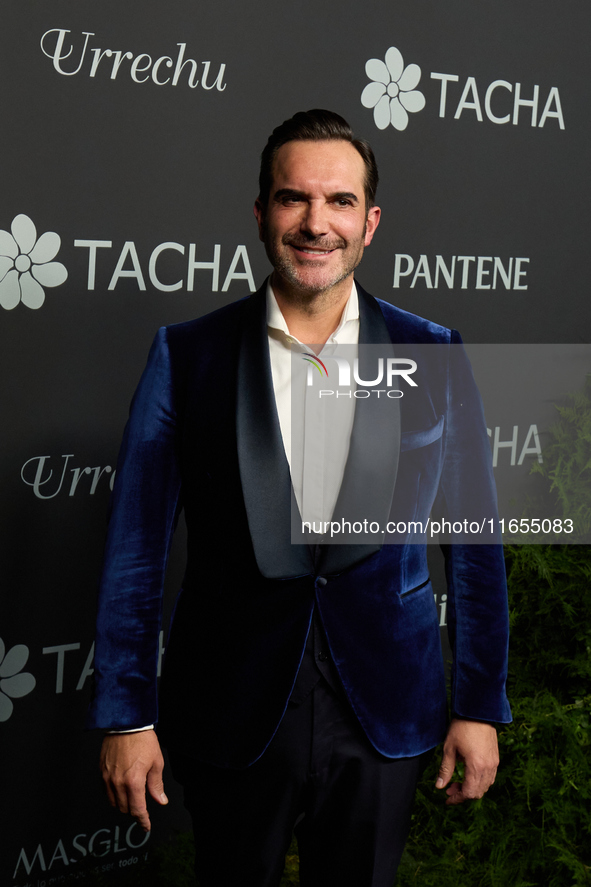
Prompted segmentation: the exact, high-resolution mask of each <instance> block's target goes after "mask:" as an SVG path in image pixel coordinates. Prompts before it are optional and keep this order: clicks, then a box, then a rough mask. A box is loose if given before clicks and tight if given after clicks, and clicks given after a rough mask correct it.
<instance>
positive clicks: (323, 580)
mask: <svg viewBox="0 0 591 887" xmlns="http://www.w3.org/2000/svg"><path fill="white" fill-rule="evenodd" d="M327 582H328V579H326V578H325V577H324V576H319V577H318V579H317V580H316V585H320V586H321V587H323V586H325V585H326V584H327Z"/></svg>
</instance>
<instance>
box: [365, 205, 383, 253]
mask: <svg viewBox="0 0 591 887" xmlns="http://www.w3.org/2000/svg"><path fill="white" fill-rule="evenodd" d="M381 215H382V210H381V209H380V208H379V206H372V207H371V209H370V210H369V212H368V214H367V222H366V226H365V240H364V244H365V246H369V245H370V243H371V241H372V239H373V236H374V234H375V230H376V228H377V227H378V225H379V224H380V216H381Z"/></svg>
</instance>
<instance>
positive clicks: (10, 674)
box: [0, 638, 36, 721]
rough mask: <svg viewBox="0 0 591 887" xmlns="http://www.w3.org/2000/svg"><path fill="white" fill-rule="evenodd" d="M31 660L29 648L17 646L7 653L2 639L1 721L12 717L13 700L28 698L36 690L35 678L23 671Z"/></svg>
mask: <svg viewBox="0 0 591 887" xmlns="http://www.w3.org/2000/svg"><path fill="white" fill-rule="evenodd" d="M28 658H29V648H28V647H25V645H24V644H16V645H15V646H14V647H12V649H10V650H9V651H8V653H6V647H5V645H4V641H3V640H2V638H0V721H7V720H8V719H9V717H10V716H11V714H12V712H13V709H14V704H13V702H12V700H13V699H20V697H21V696H27V695H28V694H29V693H31V692H32V691H33V690H34V689H35V684H36V681H35V678H34V677H33V675H32V674H29V672H26V671H23V668H24V667H25V665H26V664H27V659H28Z"/></svg>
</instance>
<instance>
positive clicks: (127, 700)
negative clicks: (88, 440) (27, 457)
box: [89, 285, 511, 767]
mask: <svg viewBox="0 0 591 887" xmlns="http://www.w3.org/2000/svg"><path fill="white" fill-rule="evenodd" d="M358 291H359V297H360V342H361V343H385V342H395V343H401V344H403V345H404V348H405V350H404V356H405V357H412V350H413V347H414V346H417V345H422V344H423V343H439V344H440V346H441V347H439V348H438V349H435V350H434V354H436V356H435V357H434V358H433V360H434V361H435V365H434V366H431V367H430V369H429V373H426V374H423V377H422V379H421V385H420V386H419V388H420V396H419V397H418V398H417V397H414V399H413V401H412V403H413V407H412V409H411V408H408V409H407V408H406V406H405V404H404V401H405V400H406V398H405V399H404V400H403V401H402V406H401V407H400V414H399V415H397V414H396V413H394V421H392V422H391V424H390V426H389V428H388V429H387V430H384V429H381V430H380V433H379V435H376V434H373V435H371V436H370V438H367V436H365V437H364V438H363V447H364V448H366V447H367V446H371V445H372V444H371V440H375V439H377V437H379V438H380V439H381V441H382V443H383V440H384V437H385V435H388V437H387V439H389V440H391V460H389V464H388V465H387V466H385V467H383V470H382V473H381V476H380V478H379V490H376V495H378V496H380V497H381V498H382V500H384V497H385V501H387V503H388V508H389V510H390V513H391V515H392V516H394V517H395V516H396V515H399V514H400V506H401V504H402V503H408V502H409V501H411V502H412V503H413V513H414V518H415V519H416V520H419V519H422V520H426V518H427V517H428V516H429V513H430V512H431V510H432V508H443V509H445V511H446V513H448V514H452V515H453V514H455V515H458V516H460V517H461V516H472V515H474V514H475V513H476V512H478V513H479V514H482V515H483V516H484V515H486V516H487V517H490V516H492V514H493V513H495V492H494V483H493V479H492V469H491V458H490V447H489V443H488V439H487V434H486V428H485V424H484V418H483V414H482V407H481V403H480V398H479V395H478V392H477V390H476V387H475V384H474V381H473V378H472V373H471V370H470V368H469V364H468V363H467V361H464V362H463V363H462V361H463V360H464V358H462V359H461V361H460V363H461V365H460V366H454V365H453V364H454V361H453V359H452V358H451V356H450V355H451V352H452V351H453V352H455V353H456V354H457V353H459V352H458V350H457V349H455V348H449V347H446V346H449V345H450V343H453V342H454V341H458V342H459V341H461V340H460V339H459V336H458V334H457V333H454V332H453V331H452V332H450V331H449V330H446V329H444V328H443V327H441V326H438V325H437V324H434V323H430V322H428V321H426V320H423V319H421V318H419V317H415V316H414V315H412V314H409V313H407V312H404V311H401V310H400V309H398V308H395V307H393V306H392V305H390V304H388V303H385V302H381V301H378V300H376V299H374V298H373V297H371V296H369V295H368V294H367V293H365V292H364V291H363V290H362V289H361V287H359V285H358ZM460 351H461V353H462V354H463V349H460ZM456 363H457V361H456ZM419 375H420V373H419ZM435 380H437V381H436V383H435ZM366 403H367V401H364V400H359V401H357V405H356V414H355V423H354V427H353V433H352V438H351V446H350V452H349V458H348V462H347V467H346V471H345V480H344V482H343V485H344V486H345V485H346V483H347V479H349V482H351V481H352V482H353V483H354V482H355V481H356V479H357V478H358V477H359V471H363V470H364V469H363V468H362V466H361V462H356V459H357V455H358V450H359V441H360V440H361V439H362V438H361V437H360V436H363V433H364V429H366V426H367V420H368V415H369V414H368V413H367V412H366V409H368V407H366ZM395 403H396V404H398V401H396V402H395ZM356 453H357V455H356ZM368 464H370V465H371V459H369V460H368V458H367V450H366V449H365V450H364V465H366V466H367V465H368ZM463 477H466V478H474V477H478V484H479V489H478V490H477V491H476V490H474V488H473V482H472V481H469V482H468V481H466V483H463V482H462V478H463ZM467 486H470V487H471V489H470V490H468V489H466V487H467ZM475 494H476V495H475ZM291 499H292V492H291V481H290V475H289V468H288V464H287V460H286V457H285V452H284V449H283V445H282V439H281V431H280V428H279V420H278V417H277V412H276V407H275V400H274V394H273V387H272V380H271V370H270V362H269V352H268V345H267V331H266V304H265V287H264V286H263V287H262V288H261V290H259V291H258V293H256V294H255V295H253V296H252V297H250V298H247V299H244V300H242V301H240V302H236V303H234V304H231V305H228V306H226V307H224V308H221V309H220V310H218V311H215V312H213V313H212V314H209V315H207V316H205V317H201V318H199V319H197V320H194V321H190V322H188V323H181V324H176V325H173V326H170V327H166V328H164V327H163V328H162V329H161V330H160V331H159V332H158V334H157V336H156V339H155V341H154V344H153V346H152V350H151V351H150V356H149V359H148V363H147V366H146V369H145V371H144V374H143V376H142V379H141V381H140V384H139V387H138V389H137V391H136V393H135V396H134V399H133V403H132V407H131V412H130V419H129V422H128V424H127V427H126V431H125V435H124V440H123V444H122V448H121V453H120V457H119V463H118V469H117V478H116V483H115V488H114V492H113V497H112V504H111V516H110V522H109V532H108V539H107V546H106V557H105V566H104V573H103V579H102V583H101V591H100V596H99V614H98V623H97V638H96V652H95V695H94V699H93V702H92V706H91V712H90V716H89V726H90V727H102V728H120V729H129V728H133V727H138V726H143V725H145V724H149V723H152V722H156V721H157V720H159V728H158V729H159V734H160V735H161V737H163V738H164V740H165V741H166V742H167V743H168V744H169V745H170V746H173V745H174V746H175V747H176V748H178V749H180V750H184V751H187V752H189V753H190V754H191V755H194V756H196V757H198V758H200V759H201V760H204V761H209V762H212V763H215V764H218V765H221V766H228V767H244V766H247V765H249V764H250V763H252V762H253V761H255V760H256V759H257V758H258V757H260V755H261V754H262V753H263V751H264V750H265V748H266V747H267V745H268V743H269V742H270V740H271V738H272V736H273V734H274V732H275V730H276V729H277V726H278V724H279V722H280V720H281V717H282V715H283V712H284V711H285V708H286V705H287V702H288V699H289V696H290V693H291V690H292V687H293V684H294V681H295V677H296V674H297V671H298V667H299V664H300V661H301V658H302V655H303V650H304V646H305V642H306V637H307V634H308V630H309V627H310V623H311V618H312V612H313V608H314V604H315V603H316V605H317V608H318V613H319V615H320V618H321V620H322V623H323V625H324V629H325V632H326V636H327V639H328V643H329V646H330V651H331V654H332V658H333V660H334V663H335V666H336V668H337V670H338V673H339V675H340V678H341V680H342V684H343V687H344V689H345V692H346V694H347V696H348V698H349V700H350V703H351V706H352V708H353V710H354V712H355V714H356V715H357V717H358V719H359V721H360V723H361V725H362V727H363V729H364V730H365V732H366V734H367V736H368V738H369V740H370V741H371V742H372V743H373V745H374V746H375V748H376V749H378V751H380V752H381V753H383V754H384V755H386V756H389V757H403V756H408V755H416V754H419V753H420V752H422V751H425V750H426V749H429V748H431V747H433V746H434V745H436V744H437V743H438V742H440V741H441V740H442V738H443V737H444V734H445V730H446V722H447V703H446V688H445V679H444V667H443V661H442V654H441V647H440V631H439V624H438V613H437V609H436V606H435V602H434V597H433V590H432V587H431V583H430V582H429V575H428V569H427V561H426V546H425V545H423V544H392V545H390V544H384V545H382V544H381V543H380V541H377V542H373V543H372V542H369V543H366V544H363V545H330V546H329V545H327V546H324V547H323V549H322V554H321V557H320V560H319V562H318V564H317V567H316V568H315V567H314V564H313V560H312V556H311V552H310V549H309V547H308V546H306V545H293V544H291V539H290V511H291ZM475 500H476V506H475V504H474V502H475ZM469 502H470V504H469V505H468V503H469ZM338 507H339V506H338V503H337V510H338ZM404 507H406V508H407V507H408V506H407V505H404ZM181 508H184V511H185V519H186V523H187V529H188V545H187V568H186V574H185V577H184V581H183V587H182V589H181V592H180V594H179V598H178V601H177V605H176V609H175V615H174V619H173V623H172V627H171V632H170V637H169V639H168V643H167V649H166V654H165V662H164V667H163V676H162V684H161V693H160V713H158V703H157V692H156V670H157V661H158V635H159V631H160V621H161V603H162V585H163V578H164V572H165V569H166V562H167V557H168V551H169V547H170V541H171V537H172V534H173V531H174V527H175V524H176V520H177V517H178V514H179V511H180V510H181ZM467 508H468V509H469V511H470V515H468V514H465V511H466V509H467ZM445 554H446V572H447V581H448V604H447V614H448V625H449V632H450V639H451V643H452V647H453V651H454V664H453V672H452V686H451V692H452V699H451V710H452V712H453V713H454V714H457V715H459V716H463V717H468V718H474V719H479V720H485V721H497V722H507V721H509V720H510V719H511V715H510V710H509V705H508V702H507V699H506V695H505V678H506V667H507V644H508V614H507V597H506V582H505V570H504V561H503V553H502V547H501V546H499V545H480V544H479V545H450V546H447V547H446V549H445Z"/></svg>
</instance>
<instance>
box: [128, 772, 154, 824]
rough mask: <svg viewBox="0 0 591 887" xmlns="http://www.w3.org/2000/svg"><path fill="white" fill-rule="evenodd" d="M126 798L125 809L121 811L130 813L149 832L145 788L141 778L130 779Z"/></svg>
mask: <svg viewBox="0 0 591 887" xmlns="http://www.w3.org/2000/svg"><path fill="white" fill-rule="evenodd" d="M126 799H127V809H126V810H123V811H122V812H123V813H130V814H131V816H133V818H134V819H135V820H137V822H138V823H139V825H141V827H142V828H143V829H144V831H146V832H149V831H150V829H151V824H150V816H149V814H148V808H147V805H146V789H145V783H144V781H143V779H138V780H130V782H129V783H128V785H127V792H126Z"/></svg>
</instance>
